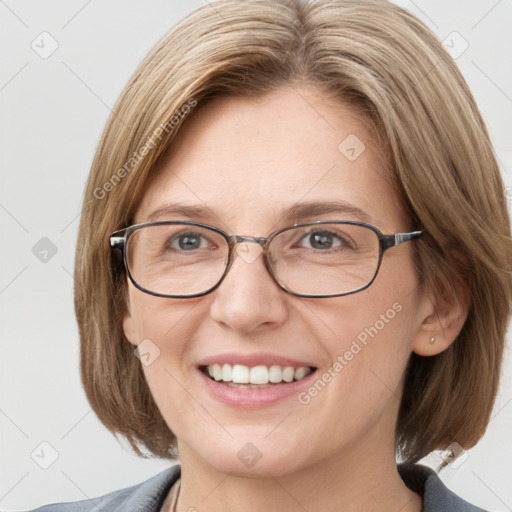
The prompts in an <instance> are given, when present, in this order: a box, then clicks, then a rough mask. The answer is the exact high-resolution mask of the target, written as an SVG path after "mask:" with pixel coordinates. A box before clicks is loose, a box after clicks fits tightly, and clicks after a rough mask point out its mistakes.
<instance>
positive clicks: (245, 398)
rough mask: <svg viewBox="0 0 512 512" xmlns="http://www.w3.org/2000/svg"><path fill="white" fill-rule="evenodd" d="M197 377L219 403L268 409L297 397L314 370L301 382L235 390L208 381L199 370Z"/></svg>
mask: <svg viewBox="0 0 512 512" xmlns="http://www.w3.org/2000/svg"><path fill="white" fill-rule="evenodd" d="M197 371H198V372H199V375H200V377H201V379H202V381H203V382H204V384H205V386H206V388H207V389H208V391H209V392H210V394H211V395H212V396H213V397H214V398H216V399H217V400H218V401H219V402H222V403H225V404H227V405H232V406H235V407H242V408H245V409H259V408H262V407H268V406H270V405H273V404H275V403H276V402H279V401H280V400H283V399H285V398H288V397H290V396H292V395H297V394H298V393H299V392H300V391H302V390H303V389H304V387H306V386H308V385H309V382H310V381H311V380H312V379H313V376H314V375H315V374H316V370H315V371H314V372H311V373H310V374H309V375H307V376H306V377H304V378H303V379H301V380H297V381H294V382H287V383H284V384H277V385H273V386H269V387H268V388H236V387H233V386H228V385H226V384H221V383H220V382H217V381H216V380H212V379H210V378H209V377H208V376H206V375H205V374H204V373H203V372H202V371H201V370H200V369H199V368H198V369H197Z"/></svg>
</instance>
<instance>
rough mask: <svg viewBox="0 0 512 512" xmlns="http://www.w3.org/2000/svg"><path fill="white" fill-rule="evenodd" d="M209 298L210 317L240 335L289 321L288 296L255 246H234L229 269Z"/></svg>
mask: <svg viewBox="0 0 512 512" xmlns="http://www.w3.org/2000/svg"><path fill="white" fill-rule="evenodd" d="M212 296H213V297H212V299H213V300H212V304H211V309H210V315H211V317H212V318H213V319H214V320H215V321H217V322H220V323H222V324H224V325H225V326H227V327H229V328H231V329H233V330H234V331H237V332H239V333H243V334H250V333H253V332H255V331H257V330H261V329H265V328H273V327H277V326H279V325H282V324H283V323H284V322H285V321H286V319H287V317H288V307H287V301H288V300H289V297H290V296H289V294H287V293H286V292H285V291H283V290H281V288H279V286H278V285H277V284H276V282H275V281H274V279H273V278H272V276H271V275H270V274H269V272H268V270H267V268H266V266H265V261H264V256H263V250H262V248H261V245H259V244H257V243H249V242H243V243H239V244H237V246H236V249H235V251H234V254H233V262H232V264H231V268H230V269H229V271H228V273H227V275H226V276H225V277H224V280H223V281H222V283H221V284H220V285H219V287H218V288H217V289H216V290H214V291H213V292H212Z"/></svg>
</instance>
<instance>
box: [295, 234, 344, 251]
mask: <svg viewBox="0 0 512 512" xmlns="http://www.w3.org/2000/svg"><path fill="white" fill-rule="evenodd" d="M299 243H300V244H303V243H304V244H305V246H306V247H307V248H308V249H317V250H320V251H326V250H329V249H334V248H341V247H350V246H351V244H350V242H349V241H348V240H346V238H344V237H343V236H342V233H338V234H336V233H333V232H331V231H325V230H323V231H318V230H316V231H310V232H309V233H307V234H306V235H305V236H304V237H303V238H302V239H301V240H300V242H299Z"/></svg>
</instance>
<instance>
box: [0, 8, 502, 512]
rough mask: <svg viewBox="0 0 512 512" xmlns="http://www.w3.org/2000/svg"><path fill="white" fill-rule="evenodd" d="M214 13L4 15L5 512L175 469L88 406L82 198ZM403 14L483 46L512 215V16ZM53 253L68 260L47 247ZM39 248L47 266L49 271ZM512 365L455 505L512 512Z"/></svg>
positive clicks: (469, 56)
mask: <svg viewBox="0 0 512 512" xmlns="http://www.w3.org/2000/svg"><path fill="white" fill-rule="evenodd" d="M204 3H205V2H203V1H199V0H194V1H189V2H185V1H184V0H179V1H177V0H165V1H164V0H151V1H148V2H141V1H135V0H128V1H127V0H125V1H121V0H110V1H108V2H107V1H103V2H100V1H99V0H89V1H85V0H72V1H70V0H68V1H64V0H53V1H46V2H40V1H35V0H30V1H27V0H25V1H20V0H5V1H3V0H0V22H1V29H0V38H1V45H2V49H3V52H2V56H1V71H0V107H1V123H0V130H1V132H0V140H1V144H2V145H1V151H0V172H1V187H0V240H1V241H2V243H1V247H0V326H1V327H0V329H1V331H0V332H1V339H0V343H1V357H0V442H1V444H0V461H1V466H0V509H2V510H6V511H7V510H17V509H18V510H20V509H26V508H32V507H36V506H38V505H41V504H44V503H52V502H58V501H73V500H80V499H85V498H87V497H94V496H98V495H100V494H103V493H106V492H109V491H112V490H115V489H119V488H121V487H124V486H128V485H132V484H135V483H137V482H140V481H143V480H145V479H146V478H149V477H150V476H152V475H154V474H156V473H157V472H159V471H161V470H163V469H165V468H166V467H168V465H169V463H168V462H163V461H155V460H143V459H139V458H137V457H136V456H135V455H132V453H131V452H130V451H129V450H128V448H127V447H126V446H125V445H124V444H120V443H119V442H118V441H116V439H115V438H114V437H113V436H111V435H110V434H109V433H108V432H107V431H106V429H105V428H104V427H102V425H101V424H100V423H99V421H98V420H97V419H96V417H95V415H94V413H92V411H91V409H90V407H89V405H88V403H87V401H86V399H85V395H84V393H83V390H82V388H81V384H80V380H79V373H78V351H79V346H78V335H77V328H76V324H75V319H74V312H73V306H72V288H73V277H72V272H73V257H74V247H75V238H76V232H77V227H78V214H79V211H80V204H81V198H82V189H83V185H84V183H85V179H86V176H87V173H88V169H89V165H90V163H91V160H92V157H93V154H94V150H95V146H96V143H97V141H98V139H99V136H100V133H101V131H102V129H103V126H104V123H105V121H106V119H107V116H108V114H109V113H110V112H109V109H110V108H111V107H112V106H113V104H114V102H115V100H116V99H117V97H118V95H119V93H120V92H121V89H122V88H123V86H124V84H125V83H126V81H127V80H128V78H129V76H130V75H131V73H132V72H133V71H134V69H135V67H136V66H137V64H138V63H139V62H140V60H141V59H142V58H143V56H144V55H145V54H146V52H147V51H148V50H149V49H150V48H151V47H152V46H153V45H154V44H155V43H156V42H157V40H158V39H159V38H160V37H161V36H162V35H163V34H164V33H165V32H167V31H168V30H169V29H170V28H171V27H172V26H173V25H174V24H175V23H176V22H177V21H178V20H180V19H181V18H182V17H183V16H184V15H185V14H187V13H188V12H190V11H191V10H193V9H194V8H195V7H196V6H199V5H203V4H204ZM399 3H400V5H402V6H404V7H406V8H408V9H410V10H411V11H412V12H413V13H415V14H416V15H418V16H419V17H420V18H421V19H422V20H423V21H425V22H426V24H427V25H428V26H429V27H430V28H431V29H433V30H434V31H435V33H436V34H437V35H438V36H439V37H440V39H442V40H444V39H446V38H447V37H449V38H448V42H450V41H453V42H454V43H453V46H454V50H455V51H457V52H460V51H461V50H462V49H463V45H464V41H463V40H462V39H461V38H460V37H459V36H457V35H455V36H453V34H452V33H453V32H454V31H455V32H457V33H458V34H459V35H460V36H462V38H463V39H464V40H465V41H467V43H468V44H469V47H468V49H467V50H466V51H465V52H464V53H462V55H460V56H459V57H458V58H457V63H458V65H459V67H460V69H461V70H462V72H463V74H464V75H465V77H466V79H467V81H468V82H469V85H470V87H471V89H472V91H473V93H474V95H475V97H476V100H477V102H478V104H479V105H480V108H481V111H482V113H483V116H484V118H485V120H486V122H487V124H488V128H489V130H490V133H491V137H492V139H493V142H494V144H495V148H496V151H497V153H498V156H499V159H500V162H501V165H502V170H503V175H504V177H505V181H506V185H507V190H506V192H507V194H508V197H510V198H511V201H512V193H511V192H512V187H511V185H512V144H511V141H512V136H511V134H512V65H511V49H512V31H511V25H512V1H511V0H501V1H497V0H478V1H477V0H472V1H469V2H462V1H454V0H450V1H446V0H443V1H440V0H435V1H426V0H416V1H409V0H403V1H400V2H399ZM43 31H47V32H48V33H49V34H51V37H52V38H53V39H55V41H57V43H58V48H57V50H56V51H55V52H54V53H53V54H52V55H51V56H49V57H48V58H46V59H43V58H41V56H40V55H39V54H38V53H36V51H34V50H33V49H32V47H31V44H32V42H33V41H35V43H34V46H35V45H36V44H38V45H39V49H38V51H39V52H43V51H48V50H49V49H50V48H51V44H52V41H51V40H50V39H49V38H48V36H40V34H41V33H42V32H43ZM454 37H455V39H453V38H454ZM42 38H45V39H44V40H43V42H41V39H42ZM43 45H44V48H43ZM36 48H37V46H36ZM43 237H47V238H48V239H49V240H51V242H52V244H54V246H55V249H56V250H57V252H56V254H52V250H51V248H49V245H48V242H47V241H43V242H40V240H41V238H43ZM38 243H39V244H42V245H36V244H38ZM34 246H36V249H38V250H39V251H41V250H43V249H46V250H49V252H48V254H47V255H46V259H47V261H46V262H44V261H41V260H40V258H41V257H43V256H44V253H41V254H39V258H38V257H36V255H35V254H34V253H33V247H34ZM41 247H42V249H41ZM35 252H38V251H37V250H36V251H35ZM510 363H511V358H510V343H509V345H508V351H507V359H506V361H505V367H506V372H505V375H504V378H503V382H502V387H501V390H500V394H499V397H498V402H497V405H496V409H495V413H494V417H493V419H492V421H491V423H490V425H489V428H488V431H487V433H486V435H485V437H484V438H483V439H482V441H481V442H480V443H479V445H478V446H477V447H476V448H474V449H473V450H471V451H470V452H469V453H468V454H467V455H468V457H465V460H463V463H462V464H461V465H460V466H458V467H456V468H450V467H449V468H447V469H446V471H443V472H442V473H441V477H442V479H443V480H444V481H445V482H446V483H447V485H448V486H449V487H450V488H451V489H453V490H454V491H455V492H457V493H458V494H460V495H461V496H463V497H464V498H465V499H467V500H468V501H471V502H473V503H475V504H476V505H479V506H481V507H484V508H488V509H490V510H494V511H508V510H512V489H511V485H510V484H511V483H512V442H511V437H510V436H511V432H512V386H511V372H510V367H511V364H510ZM42 442H47V443H49V444H50V445H51V446H52V447H53V448H49V447H48V446H46V447H45V445H42V446H41V445H40V443H42ZM34 450H36V452H35V454H34V456H33V457H34V458H32V457H31V453H32V452H33V451H34ZM52 450H55V451H56V453H57V454H58V458H57V459H56V460H55V462H54V463H53V464H52V465H51V466H50V467H49V468H48V469H42V468H41V467H40V466H39V465H38V463H36V462H35V461H36V460H37V461H38V462H39V464H44V463H46V464H48V463H50V462H51V460H52V459H51V457H52V453H53V452H52ZM36 454H37V455H36ZM429 462H433V461H429ZM397 512H398V511H397Z"/></svg>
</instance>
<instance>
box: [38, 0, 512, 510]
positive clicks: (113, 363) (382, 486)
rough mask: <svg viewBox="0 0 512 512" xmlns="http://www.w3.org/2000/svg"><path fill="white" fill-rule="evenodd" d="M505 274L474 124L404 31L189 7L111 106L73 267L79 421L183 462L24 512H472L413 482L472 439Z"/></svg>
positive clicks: (429, 475)
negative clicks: (435, 458) (83, 400)
mask: <svg viewBox="0 0 512 512" xmlns="http://www.w3.org/2000/svg"><path fill="white" fill-rule="evenodd" d="M212 7H213V8H212ZM511 262H512V251H511V243H510V226H509V220H508V214H507V210H506V200H505V197H504V193H503V184H502V181H501V178H500V174H499V169H498V166H497V164H496V160H495V157H494V154H493V149H492V146H491V144H490V141H489V137H488V134H487V131H486V128H485V125H484V123H483V121H482V119H481V116H480V114H479V112H478V109H477V106H476V105H475V103H474V100H473V98H472V96H471V93H470V92H469V90H468V88H467V85H466V84H465V82H464V79H463V78H462V76H461V75H460V73H459V71H458V70H457V67H456V65H455V64H454V62H453V60H452V59H451V58H450V57H449V56H448V55H447V53H446V52H445V51H444V49H443V47H442V45H441V43H440V42H439V41H438V40H437V39H436V37H435V36H434V35H433V34H432V33H431V32H430V31H429V30H428V29H426V28H425V26H424V25H423V24H422V23H420V22H419V21H418V20H417V19H416V18H414V17H413V16H412V15H411V14H409V13H407V12H406V11H404V10H402V9H400V8H399V7H396V6H394V5H392V4H389V3H385V2H382V1H378V0H365V1H364V2H360V1H357V2H356V1H350V0H339V1H323V0H317V1H292V0H279V1H274V0H272V1H271V0H249V1H246V2H235V1H229V0H221V1H218V2H215V3H214V4H212V5H211V6H210V5H208V6H205V7H203V8H200V9H198V10H197V11H196V12H195V13H193V14H192V15H191V16H189V17H188V18H187V19H186V20H185V21H184V22H182V23H181V24H179V25H178V26H177V27H176V28H175V29H174V30H173V31H172V32H171V33H170V34H169V35H168V36H166V37H165V38H164V39H163V40H162V41H161V42H160V43H159V44H158V45H157V46H156V47H155V48H154V49H153V50H152V51H151V52H150V54H149V55H148V56H147V57H146V59H145V60H144V61H143V62H142V64H141V65H140V67H139V68H138V70H137V71H136V72H135V74H134V76H133V77H132V79H131V80H130V82H129V83H128V85H127V86H126V88H125V90H124V92H123V93H122V95H121V97H120V99H119V101H118V103H117V105H116V107H115V109H114V112H113V115H112V117H111V119H110V120H109V122H108V124H107V126H106V128H105V131H104V134H103V137H102V140H101V141H100V144H99V147H98V150H97V153H96V156H95V159H94V162H93V164H92V169H91V173H90V177H89V181H88V185H87V189H86V193H85V201H84V209H83V214H82V219H81V227H80V234H79V244H78V249H77V256H76V268H75V272H76V274H75V275H76V279H77V282H79V283H80V286H78V287H76V290H75V305H76V311H77V318H78V323H79V327H80V336H81V370H82V378H83V382H84V386H85V390H86V393H87V396H88V399H89V401H90V402H91V404H92V407H93V408H94V410H95V412H96V414H97V415H98V417H99V418H100V419H101V421H102V422H103V423H104V424H105V426H106V427H107V428H108V429H109V430H111V431H112V432H113V433H115V434H119V435H121V436H124V437H125V438H126V439H127V440H128V441H129V442H130V444H131V446H132V447H133V449H134V450H135V451H136V452H137V453H138V454H139V455H143V451H142V450H143V449H146V450H148V451H149V452H150V453H151V454H153V455H154V456H157V457H162V458H169V459H171V458H173V457H176V456H179V459H180V465H179V466H178V465H177V466H173V467H172V468H170V469H169V470H167V471H165V472H163V473H161V474H159V475H157V476H155V477H154V478H153V479H151V480H148V481H147V482H144V483H142V484H140V485H138V486H135V487H133V488H130V489H127V490H122V491H116V492H114V493H112V494H110V495H108V496H106V497H102V498H97V499H95V500H87V501H85V502H80V503H75V504H67V505H66V504H63V505H53V506H50V507H49V508H48V509H47V510H56V511H60V510H62V511H66V510H69V511H86V510H93V509H94V510H96V508H100V509H101V510H104V511H105V510H121V509H122V510H145V511H160V510H161V511H165V512H170V511H178V512H184V511H195V510H197V511H202V510H208V511H229V510H237V511H245V510H247V511H249V510H269V511H270V510H276V511H296V510H297V511H298V510H308V511H316V510H322V511H339V510H344V511H356V510H357V511H360V510H367V511H372V510H379V511H396V510H401V511H402V512H412V511H416V512H419V511H420V510H424V511H425V512H431V511H438V510H450V511H476V510H481V509H478V508H476V507H474V506H472V505H470V504H469V503H467V502H465V501H464V500H462V499H461V498H459V497H457V496H456V495H455V494H453V493H451V492H450V491H449V490H448V489H447V488H446V487H445V486H444V485H443V484H442V483H441V481H440V480H439V478H438V477H437V475H436V474H435V472H434V471H432V470H430V469H428V468H426V467H424V466H421V465H418V464H415V463H416V462H418V461H419V460H420V459H422V458H423V457H425V456H426V455H428V454H429V453H431V452H432V451H434V450H436V449H443V450H444V449H447V450H448V451H449V452H450V453H452V457H451V458H447V459H446V460H445V461H444V465H446V464H448V463H452V462H453V461H454V460H455V459H456V457H457V456H458V455H460V454H461V453H463V450H466V449H468V448H470V447H472V446H474V445H475V444H476V443H477V442H478V440H479V439H480V438H481V436H482V435H483V433H484V431H485V428H486V426H487V424H488V421H489V418H490V414H491V411H492V407H493V403H494V399H495V396H496V391H497V387H498V383H499V382H498V381H499V369H500V365H501V360H502V353H503V347H504V338H505V331H506V326H507V320H508V318H509V315H510V298H511V297H510V292H511V286H510V285H511V280H510V268H511ZM396 455H398V456H399V458H400V459H401V460H402V461H403V462H404V463H403V464H399V465H398V466H397V462H396Z"/></svg>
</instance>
